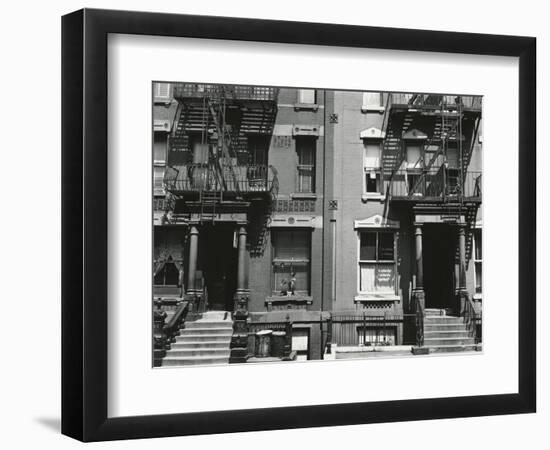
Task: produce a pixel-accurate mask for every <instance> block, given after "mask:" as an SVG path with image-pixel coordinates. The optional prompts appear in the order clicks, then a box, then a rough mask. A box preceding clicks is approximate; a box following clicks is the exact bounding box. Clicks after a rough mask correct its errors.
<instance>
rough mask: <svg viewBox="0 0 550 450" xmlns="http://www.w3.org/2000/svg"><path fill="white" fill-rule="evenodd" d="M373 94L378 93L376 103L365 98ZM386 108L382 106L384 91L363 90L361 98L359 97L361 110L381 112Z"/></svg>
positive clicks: (363, 111)
mask: <svg viewBox="0 0 550 450" xmlns="http://www.w3.org/2000/svg"><path fill="white" fill-rule="evenodd" d="M373 94H378V95H379V101H378V103H377V104H374V103H369V102H368V101H367V100H368V99H370V98H372V97H370V96H372V95H373ZM385 110H386V107H385V106H384V93H383V92H363V98H362V99H361V112H362V113H367V112H377V113H380V114H382V113H383V112H384V111H385Z"/></svg>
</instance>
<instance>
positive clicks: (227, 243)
mask: <svg viewBox="0 0 550 450" xmlns="http://www.w3.org/2000/svg"><path fill="white" fill-rule="evenodd" d="M234 233H235V226H234V225H225V224H216V225H203V226H202V227H201V233H200V242H199V264H198V268H199V270H200V271H201V272H202V278H203V286H204V289H205V294H206V295H207V296H208V299H207V300H208V308H209V309H210V310H216V311H232V310H233V296H234V294H235V291H236V289H237V249H236V248H235V245H234V240H235V235H234Z"/></svg>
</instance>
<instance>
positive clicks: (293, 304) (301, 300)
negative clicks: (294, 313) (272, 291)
mask: <svg viewBox="0 0 550 450" xmlns="http://www.w3.org/2000/svg"><path fill="white" fill-rule="evenodd" d="M312 303H313V299H312V297H311V296H309V295H299V294H298V295H273V296H271V297H267V298H266V299H265V305H266V307H267V310H268V311H273V310H281V309H307V308H308V306H311V304H312Z"/></svg>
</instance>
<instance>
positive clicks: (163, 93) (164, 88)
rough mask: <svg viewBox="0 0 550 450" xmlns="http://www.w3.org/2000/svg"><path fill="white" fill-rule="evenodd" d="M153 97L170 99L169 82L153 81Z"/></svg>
mask: <svg viewBox="0 0 550 450" xmlns="http://www.w3.org/2000/svg"><path fill="white" fill-rule="evenodd" d="M153 92H154V97H155V99H158V100H165V101H166V100H169V99H170V83H155V84H154V89H153Z"/></svg>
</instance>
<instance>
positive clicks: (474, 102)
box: [390, 93, 482, 109]
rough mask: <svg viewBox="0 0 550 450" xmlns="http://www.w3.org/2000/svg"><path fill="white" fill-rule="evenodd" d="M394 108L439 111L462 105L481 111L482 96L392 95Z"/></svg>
mask: <svg viewBox="0 0 550 450" xmlns="http://www.w3.org/2000/svg"><path fill="white" fill-rule="evenodd" d="M390 96H391V104H392V105H393V106H399V105H406V106H407V107H409V108H411V107H413V108H423V109H438V108H441V107H442V106H444V107H446V108H448V109H453V108H455V107H457V106H458V104H461V106H462V107H464V108H470V109H481V99H482V97H480V96H457V95H434V94H400V93H392V94H390Z"/></svg>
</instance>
